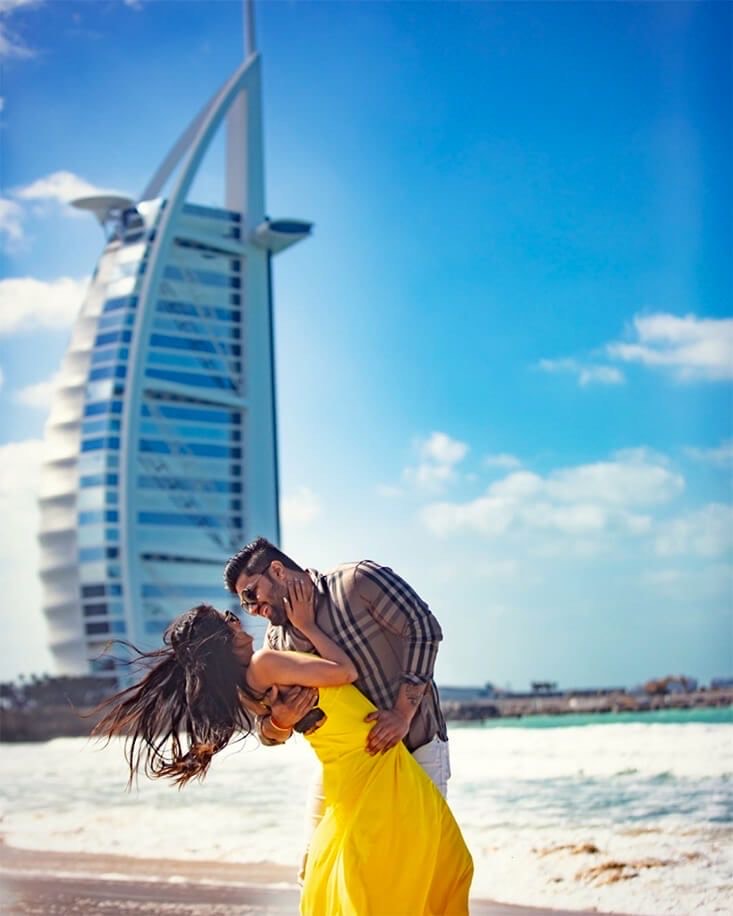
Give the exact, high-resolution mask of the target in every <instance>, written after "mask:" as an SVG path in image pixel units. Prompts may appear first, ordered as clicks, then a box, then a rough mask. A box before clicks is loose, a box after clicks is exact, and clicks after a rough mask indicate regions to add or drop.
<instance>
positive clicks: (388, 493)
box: [374, 483, 403, 499]
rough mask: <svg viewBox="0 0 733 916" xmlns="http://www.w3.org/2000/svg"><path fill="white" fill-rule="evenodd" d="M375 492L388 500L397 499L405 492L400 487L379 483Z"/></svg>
mask: <svg viewBox="0 0 733 916" xmlns="http://www.w3.org/2000/svg"><path fill="white" fill-rule="evenodd" d="M374 492H375V493H376V494H377V496H384V497H385V498H386V499H395V498H396V497H398V496H402V495H403V490H402V489H401V488H400V487H395V486H393V485H392V484H389V483H378V484H377V485H376V487H375V488H374Z"/></svg>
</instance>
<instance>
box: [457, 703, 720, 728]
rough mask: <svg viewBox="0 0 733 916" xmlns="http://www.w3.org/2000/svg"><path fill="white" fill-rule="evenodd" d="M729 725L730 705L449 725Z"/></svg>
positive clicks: (514, 726)
mask: <svg viewBox="0 0 733 916" xmlns="http://www.w3.org/2000/svg"><path fill="white" fill-rule="evenodd" d="M632 722H635V723H638V724H641V725H685V724H687V723H701V724H710V725H726V724H729V725H733V706H723V707H716V708H712V707H711V708H703V709H656V710H652V711H649V712H608V713H567V714H566V715H560V716H522V717H521V718H513V717H512V718H510V717H507V718H503V719H487V720H486V721H485V722H483V723H478V722H449V723H448V724H449V728H450V729H451V730H453V729H455V728H570V727H575V728H577V727H578V726H582V725H624V724H630V723H632Z"/></svg>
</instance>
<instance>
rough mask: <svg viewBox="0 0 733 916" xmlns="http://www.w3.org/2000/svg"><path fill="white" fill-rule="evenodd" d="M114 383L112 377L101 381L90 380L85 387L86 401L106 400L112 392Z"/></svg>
mask: <svg viewBox="0 0 733 916" xmlns="http://www.w3.org/2000/svg"><path fill="white" fill-rule="evenodd" d="M114 390H115V383H114V381H113V380H112V379H107V380H106V381H102V382H90V383H89V384H88V385H87V388H86V400H87V401H108V400H110V398H111V397H112V395H113V394H114Z"/></svg>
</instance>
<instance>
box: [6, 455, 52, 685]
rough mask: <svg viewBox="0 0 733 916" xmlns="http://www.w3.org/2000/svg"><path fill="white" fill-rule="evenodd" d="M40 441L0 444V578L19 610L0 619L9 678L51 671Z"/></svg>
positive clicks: (9, 600)
mask: <svg viewBox="0 0 733 916" xmlns="http://www.w3.org/2000/svg"><path fill="white" fill-rule="evenodd" d="M42 455H43V442H42V441H40V440H38V439H29V440H26V441H23V442H10V443H6V444H5V445H2V446H0V518H2V525H0V582H2V585H3V600H4V601H5V604H6V607H9V608H16V609H18V608H19V609H22V613H15V614H7V615H6V616H5V619H4V621H3V672H4V675H5V677H14V676H16V675H17V674H19V673H20V672H25V673H26V674H27V673H29V672H30V671H33V670H35V671H36V672H39V671H42V670H46V671H48V670H51V667H52V660H51V658H50V655H49V653H48V650H47V649H46V642H47V638H48V634H47V631H46V625H45V623H44V619H43V615H42V613H41V603H42V595H41V584H40V579H39V576H38V568H39V549H38V522H39V517H38V516H39V514H38V502H37V494H38V489H39V477H40V468H41V460H42Z"/></svg>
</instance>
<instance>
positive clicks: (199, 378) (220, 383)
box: [145, 369, 237, 391]
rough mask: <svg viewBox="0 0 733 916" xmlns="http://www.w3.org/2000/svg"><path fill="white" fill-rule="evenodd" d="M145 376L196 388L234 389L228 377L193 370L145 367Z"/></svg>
mask: <svg viewBox="0 0 733 916" xmlns="http://www.w3.org/2000/svg"><path fill="white" fill-rule="evenodd" d="M145 376H146V378H157V379H162V380H164V381H169V382H176V383H178V384H179V385H192V386H195V387H197V388H218V389H223V390H225V391H236V390H237V389H236V386H235V385H234V383H233V382H232V381H231V379H228V378H222V377H221V376H220V375H213V376H209V375H195V374H194V373H193V372H175V371H172V370H168V369H146V370H145Z"/></svg>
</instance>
